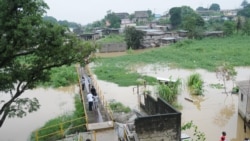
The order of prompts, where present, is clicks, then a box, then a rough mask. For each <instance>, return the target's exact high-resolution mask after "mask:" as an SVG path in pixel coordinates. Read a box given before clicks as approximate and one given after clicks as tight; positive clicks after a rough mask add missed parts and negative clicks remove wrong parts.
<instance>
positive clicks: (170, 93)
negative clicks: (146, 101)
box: [156, 79, 181, 104]
mask: <svg viewBox="0 0 250 141" xmlns="http://www.w3.org/2000/svg"><path fill="white" fill-rule="evenodd" d="M180 85H181V81H180V79H178V80H177V81H176V82H169V83H168V84H164V83H163V84H159V85H157V88H156V89H157V93H158V94H159V96H160V97H161V98H163V99H164V100H166V101H167V102H168V103H170V104H173V103H174V102H175V101H176V98H177V95H178V94H179V86H180Z"/></svg>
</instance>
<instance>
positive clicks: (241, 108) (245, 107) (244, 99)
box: [237, 80, 250, 127]
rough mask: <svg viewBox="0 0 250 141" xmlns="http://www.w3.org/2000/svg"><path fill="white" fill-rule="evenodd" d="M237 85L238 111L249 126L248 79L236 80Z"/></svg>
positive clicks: (249, 84) (249, 99) (249, 85)
mask: <svg viewBox="0 0 250 141" xmlns="http://www.w3.org/2000/svg"><path fill="white" fill-rule="evenodd" d="M237 86H238V87H239V103H238V112H239V114H240V116H241V117H242V118H243V120H244V122H245V123H246V124H247V125H248V127H250V80H246V81H239V82H237Z"/></svg>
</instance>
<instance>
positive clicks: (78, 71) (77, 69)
mask: <svg viewBox="0 0 250 141" xmlns="http://www.w3.org/2000/svg"><path fill="white" fill-rule="evenodd" d="M76 72H77V74H78V83H79V88H80V97H81V100H82V106H83V109H84V114H85V117H86V126H87V128H88V116H87V111H86V106H85V105H84V101H85V99H84V96H83V95H84V93H83V89H82V84H81V78H82V76H81V74H82V71H81V67H80V65H79V64H78V65H76Z"/></svg>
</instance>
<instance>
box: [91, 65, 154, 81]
mask: <svg viewBox="0 0 250 141" xmlns="http://www.w3.org/2000/svg"><path fill="white" fill-rule="evenodd" d="M94 73H95V74H97V76H98V79H101V80H106V81H108V82H113V83H116V84H118V85H119V86H131V85H137V84H138V81H137V80H138V79H143V80H146V82H148V83H149V84H153V83H154V82H156V79H155V78H153V77H149V76H143V75H140V74H139V73H136V72H131V71H129V70H127V69H124V66H123V67H122V66H120V67H119V66H114V64H109V65H106V64H105V65H104V64H102V65H99V66H98V67H96V68H95V69H94Z"/></svg>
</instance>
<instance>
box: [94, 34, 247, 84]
mask: <svg viewBox="0 0 250 141" xmlns="http://www.w3.org/2000/svg"><path fill="white" fill-rule="evenodd" d="M249 54H250V49H249V36H240V35H233V36H230V37H222V38H205V39H203V40H184V41H181V42H178V43H176V44H172V45H169V46H168V47H161V48H155V49H154V50H150V51H147V52H143V53H140V54H127V55H124V56H119V57H112V58H111V57H110V58H101V59H99V60H98V64H97V66H96V67H95V68H94V69H95V71H94V72H95V74H96V75H97V76H98V79H101V80H107V81H109V82H114V83H116V84H119V85H124V84H123V83H126V85H127V86H128V85H134V84H135V79H128V78H136V77H140V75H139V73H137V71H136V69H138V68H141V67H144V66H146V65H148V64H160V65H169V66H175V67H182V68H186V69H196V68H202V69H206V70H209V71H215V70H216V68H217V66H219V65H220V64H221V63H222V62H230V64H231V65H233V66H250V60H249V59H248V58H249ZM136 64H142V65H140V66H139V67H134V66H136ZM131 68H132V69H131ZM136 79H137V78H136Z"/></svg>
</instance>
